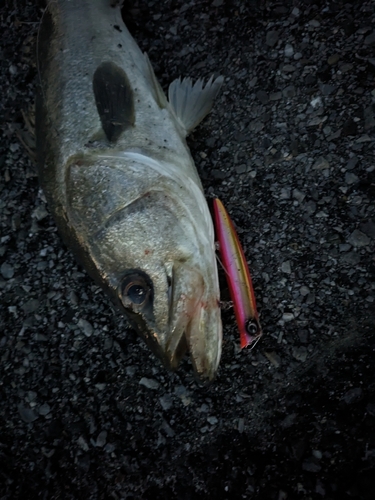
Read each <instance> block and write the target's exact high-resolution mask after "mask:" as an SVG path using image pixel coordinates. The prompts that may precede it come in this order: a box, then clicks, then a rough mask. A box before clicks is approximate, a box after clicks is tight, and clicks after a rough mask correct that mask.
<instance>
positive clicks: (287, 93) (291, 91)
mask: <svg viewBox="0 0 375 500" xmlns="http://www.w3.org/2000/svg"><path fill="white" fill-rule="evenodd" d="M295 95H296V88H295V86H294V85H288V87H285V89H284V90H283V96H284V97H289V98H291V97H294V96H295Z"/></svg>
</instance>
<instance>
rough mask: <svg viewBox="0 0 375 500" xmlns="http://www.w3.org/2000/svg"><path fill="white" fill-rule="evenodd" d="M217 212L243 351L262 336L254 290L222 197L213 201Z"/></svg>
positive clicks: (217, 224) (216, 221) (221, 249)
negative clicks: (221, 199)
mask: <svg viewBox="0 0 375 500" xmlns="http://www.w3.org/2000/svg"><path fill="white" fill-rule="evenodd" d="M213 209H214V219H215V228H216V235H217V239H218V243H219V252H220V256H221V259H222V263H223V267H224V270H225V273H226V276H227V282H228V287H229V291H230V295H231V298H232V301H233V308H234V313H235V316H236V321H237V325H238V329H239V331H240V338H241V348H244V347H247V346H248V345H250V344H252V343H253V342H255V341H256V340H258V339H259V338H260V337H261V335H262V329H261V327H260V323H259V317H258V311H257V307H256V302H255V294H254V288H253V284H252V281H251V276H250V271H249V267H248V265H247V262H246V258H245V255H244V252H243V249H242V246H241V243H240V241H239V239H238V236H237V232H236V230H235V229H234V225H233V222H232V220H231V218H230V217H229V214H228V212H227V211H226V209H225V207H224V205H223V204H222V202H221V201H220V200H219V199H218V198H215V199H214V200H213Z"/></svg>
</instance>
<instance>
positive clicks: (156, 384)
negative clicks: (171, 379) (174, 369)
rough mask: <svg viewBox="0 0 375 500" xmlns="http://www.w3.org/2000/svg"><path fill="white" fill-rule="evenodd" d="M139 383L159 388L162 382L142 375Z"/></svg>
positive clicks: (153, 388)
mask: <svg viewBox="0 0 375 500" xmlns="http://www.w3.org/2000/svg"><path fill="white" fill-rule="evenodd" d="M139 385H143V386H144V387H147V389H152V390H156V389H158V388H159V385H160V384H159V382H158V381H157V380H154V379H152V378H146V377H142V378H141V380H140V381H139Z"/></svg>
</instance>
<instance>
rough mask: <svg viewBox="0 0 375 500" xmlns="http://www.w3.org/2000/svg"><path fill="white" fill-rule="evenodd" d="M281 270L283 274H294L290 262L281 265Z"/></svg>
mask: <svg viewBox="0 0 375 500" xmlns="http://www.w3.org/2000/svg"><path fill="white" fill-rule="evenodd" d="M281 270H282V272H283V273H287V274H290V273H291V272H292V269H291V267H290V260H286V261H285V262H283V263H282V264H281Z"/></svg>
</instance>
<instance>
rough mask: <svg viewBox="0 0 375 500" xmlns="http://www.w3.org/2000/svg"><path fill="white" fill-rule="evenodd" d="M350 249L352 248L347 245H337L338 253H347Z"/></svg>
mask: <svg viewBox="0 0 375 500" xmlns="http://www.w3.org/2000/svg"><path fill="white" fill-rule="evenodd" d="M351 248H352V246H351V245H349V243H340V245H339V250H340V252H348V251H349V250H350V249H351Z"/></svg>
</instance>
